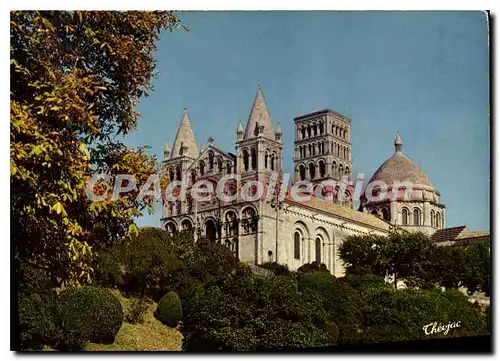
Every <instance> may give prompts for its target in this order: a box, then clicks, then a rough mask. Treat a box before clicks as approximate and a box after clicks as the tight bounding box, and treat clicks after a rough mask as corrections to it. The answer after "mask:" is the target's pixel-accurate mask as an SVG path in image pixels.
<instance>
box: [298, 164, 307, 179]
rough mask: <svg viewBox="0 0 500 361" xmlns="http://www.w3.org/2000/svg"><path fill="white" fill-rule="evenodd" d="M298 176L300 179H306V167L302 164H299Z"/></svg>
mask: <svg viewBox="0 0 500 361" xmlns="http://www.w3.org/2000/svg"><path fill="white" fill-rule="evenodd" d="M299 176H300V180H301V181H303V180H304V179H306V167H304V165H303V164H301V165H300V166H299Z"/></svg>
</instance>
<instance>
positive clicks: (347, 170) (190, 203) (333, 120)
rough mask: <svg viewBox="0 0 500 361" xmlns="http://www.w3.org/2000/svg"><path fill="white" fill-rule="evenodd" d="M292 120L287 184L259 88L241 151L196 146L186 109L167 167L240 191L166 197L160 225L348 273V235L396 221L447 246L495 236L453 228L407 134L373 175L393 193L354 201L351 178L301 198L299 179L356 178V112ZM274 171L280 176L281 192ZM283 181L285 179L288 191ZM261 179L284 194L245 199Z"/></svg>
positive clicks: (177, 176)
mask: <svg viewBox="0 0 500 361" xmlns="http://www.w3.org/2000/svg"><path fill="white" fill-rule="evenodd" d="M294 122H295V143H294V145H295V146H294V158H293V164H294V174H293V175H292V177H291V179H290V182H289V183H286V181H285V180H283V177H282V175H283V172H282V164H283V157H282V155H283V142H282V138H281V135H282V131H281V126H280V124H279V123H278V124H276V126H274V124H273V122H272V120H271V117H270V114H269V111H268V108H267V106H266V102H265V100H264V96H263V93H262V89H261V88H260V86H259V88H258V90H257V94H256V96H255V100H254V102H253V105H252V108H251V110H250V115H249V117H248V121H247V122H246V124H245V126H243V124H242V123H241V122H239V124H238V126H237V129H236V151H235V153H231V152H226V151H224V150H222V149H219V148H218V147H217V146H216V145H215V144H214V140H213V139H212V138H209V139H208V143H207V144H206V145H205V146H203V147H202V148H201V149H198V145H197V142H196V138H195V135H194V131H193V129H192V127H191V124H190V120H189V116H188V113H187V111H185V112H184V114H183V116H182V119H181V122H180V125H179V128H178V131H177V134H176V137H175V140H174V142H173V145H172V148H170V146H169V145H168V143H167V144H166V145H165V150H164V162H163V169H164V172H165V175H166V176H167V177H168V179H169V181H170V182H174V181H183V180H184V178H185V177H188V178H189V182H188V186H192V185H193V184H195V183H196V182H199V181H201V180H203V181H206V182H210V183H212V184H213V189H216V187H217V184H218V182H219V180H220V179H221V178H222V177H227V176H229V175H238V177H237V178H236V177H235V179H231V180H230V181H228V182H225V183H224V192H225V194H228V195H231V196H233V197H232V200H231V201H227V200H221V199H220V197H216V196H215V194H208V193H207V197H205V199H204V201H198V200H194V199H193V198H192V197H191V196H190V192H189V191H188V192H187V195H186V197H184V199H180V200H173V201H165V202H164V204H163V212H162V218H161V226H162V227H163V228H165V229H166V230H168V231H170V232H178V231H187V230H191V231H194V234H195V237H207V238H208V239H210V240H212V241H214V242H219V243H221V244H224V245H226V246H227V247H229V248H230V249H231V251H232V252H234V254H235V255H236V256H237V257H238V258H239V259H240V260H241V261H243V262H247V263H248V264H250V265H259V264H262V263H265V262H278V263H280V264H286V265H288V267H289V268H290V269H291V270H296V269H297V268H298V267H300V266H301V265H303V264H305V263H310V262H318V263H324V264H325V265H326V267H327V268H328V270H329V271H330V272H331V273H332V274H333V275H335V276H342V275H343V274H344V267H343V265H342V263H341V260H340V259H339V257H338V249H339V246H340V244H341V243H342V241H343V240H344V239H345V238H346V237H348V236H350V235H368V234H374V235H388V234H389V232H390V231H391V230H393V229H395V228H398V229H401V230H403V231H410V232H415V231H420V232H423V233H426V234H429V235H430V236H431V237H435V240H436V242H442V243H443V244H444V243H446V242H460V241H464V242H467V241H471V240H472V241H474V240H476V239H482V238H484V237H487V236H489V232H469V231H467V230H466V229H465V226H462V227H454V228H445V224H446V207H445V205H443V204H442V203H441V202H440V193H439V191H438V190H436V188H435V187H434V186H433V185H432V183H431V181H430V180H429V179H428V177H427V176H426V174H425V172H424V171H423V170H422V169H421V168H420V167H419V166H418V165H417V164H416V163H415V162H414V161H413V160H411V159H410V158H409V157H407V156H406V155H405V154H404V153H403V142H402V139H401V137H400V136H399V134H397V136H396V139H395V141H394V154H393V155H392V156H391V157H390V158H388V159H387V160H386V161H385V162H384V163H383V164H382V165H381V166H380V167H379V168H378V169H377V171H376V172H375V173H374V174H373V176H372V177H371V179H370V181H369V182H368V184H375V185H379V184H386V185H387V192H385V195H384V194H379V195H380V196H378V197H377V194H378V193H380V192H381V189H380V187H378V186H375V187H374V188H373V191H372V194H373V195H374V197H366V194H362V195H361V196H360V198H359V207H355V202H354V195H355V194H354V193H355V192H354V187H353V185H352V184H351V183H352V182H350V183H349V184H347V185H346V186H344V187H343V188H342V187H339V186H336V187H323V188H322V190H321V192H322V194H327V195H329V197H328V201H325V200H324V199H319V198H318V197H315V196H314V195H313V196H312V197H310V199H308V200H306V201H304V200H301V199H297V198H296V197H293V196H292V194H291V192H290V191H289V188H290V186H293V185H294V184H298V182H302V183H303V182H309V183H310V184H312V186H313V187H316V186H319V185H321V184H325V183H324V182H325V181H333V182H334V183H333V184H335V182H337V184H338V183H340V182H345V180H346V179H347V180H351V178H352V156H351V146H352V144H351V142H350V131H351V119H349V118H348V117H346V116H344V115H342V114H340V113H338V112H335V111H333V110H331V109H324V110H321V111H317V112H314V113H310V114H305V115H301V116H297V117H296V118H295V119H294ZM273 174H274V175H275V174H280V175H281V178H279V179H278V180H277V185H278V186H277V187H276V190H275V191H274V190H273V189H274V186H273V185H272V184H273V179H272V178H273ZM280 180H281V182H282V183H285V184H286V186H285V187H284V189H285V190H286V191H285V192H284V195H283V196H282V197H280V196H279V195H280V187H279V185H280ZM255 181H257V182H260V183H261V184H263V185H264V187H266V191H269V190H271V193H272V194H275V195H276V196H272V197H260V198H258V199H252V200H249V199H248V198H247V197H242V196H241V192H242V190H243V189H246V186H245V185H249V184H253V183H255ZM274 181H275V182H276V180H274ZM405 182H411V187H405V186H400V185H401V184H403V185H405V184H406V183H405ZM252 187H253V186H252ZM267 187H269V189H268V188H267ZM247 188H248V187H247ZM281 188H283V187H281ZM252 190H253V191H254V192H255V189H254V188H250V191H252ZM356 208H357V209H356Z"/></svg>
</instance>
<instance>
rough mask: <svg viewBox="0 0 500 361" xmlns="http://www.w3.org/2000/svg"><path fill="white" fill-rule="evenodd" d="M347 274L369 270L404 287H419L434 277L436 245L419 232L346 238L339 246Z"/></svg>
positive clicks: (395, 284)
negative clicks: (401, 283)
mask: <svg viewBox="0 0 500 361" xmlns="http://www.w3.org/2000/svg"><path fill="white" fill-rule="evenodd" d="M339 252H340V258H341V259H342V261H343V263H344V265H345V266H346V270H347V273H348V274H349V273H359V272H361V270H362V269H364V272H365V273H366V271H368V270H369V271H371V272H373V274H375V275H379V276H383V277H385V276H386V275H391V276H393V277H394V286H395V287H397V281H398V280H399V279H403V280H405V282H406V283H407V285H410V286H421V285H423V284H425V283H427V282H428V281H429V279H432V278H433V277H434V271H435V268H434V262H435V261H436V260H435V255H436V252H437V251H436V246H435V245H434V244H433V243H432V241H431V240H430V239H429V237H428V236H426V235H424V234H422V233H399V232H394V233H391V234H390V235H389V236H388V237H382V236H372V235H370V236H350V237H348V238H347V239H346V240H345V241H344V242H343V243H342V245H341V246H340V249H339Z"/></svg>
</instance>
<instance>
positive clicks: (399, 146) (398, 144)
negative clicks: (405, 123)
mask: <svg viewBox="0 0 500 361" xmlns="http://www.w3.org/2000/svg"><path fill="white" fill-rule="evenodd" d="M394 148H395V151H396V153H403V140H402V139H401V136H400V135H399V132H398V134H397V135H396V139H394Z"/></svg>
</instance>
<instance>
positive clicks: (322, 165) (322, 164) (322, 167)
mask: <svg viewBox="0 0 500 361" xmlns="http://www.w3.org/2000/svg"><path fill="white" fill-rule="evenodd" d="M325 173H326V169H325V162H323V161H322V160H320V161H319V176H320V177H321V178H323V177H324V176H325Z"/></svg>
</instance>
